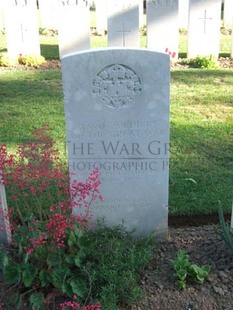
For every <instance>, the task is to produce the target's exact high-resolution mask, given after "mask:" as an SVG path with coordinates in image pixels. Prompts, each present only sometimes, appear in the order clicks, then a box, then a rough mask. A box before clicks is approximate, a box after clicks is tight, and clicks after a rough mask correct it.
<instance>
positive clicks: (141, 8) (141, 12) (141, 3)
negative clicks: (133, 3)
mask: <svg viewBox="0 0 233 310" xmlns="http://www.w3.org/2000/svg"><path fill="white" fill-rule="evenodd" d="M144 25H145V23H144V1H143V0H139V28H142V27H143V26H144Z"/></svg>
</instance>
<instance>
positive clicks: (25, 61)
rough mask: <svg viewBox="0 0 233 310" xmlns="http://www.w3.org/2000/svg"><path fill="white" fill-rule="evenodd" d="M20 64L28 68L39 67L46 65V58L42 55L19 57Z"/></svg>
mask: <svg viewBox="0 0 233 310" xmlns="http://www.w3.org/2000/svg"><path fill="white" fill-rule="evenodd" d="M18 62H19V63H20V64H22V65H25V66H28V67H37V66H39V65H42V64H43V63H45V58H44V57H43V56H40V55H22V56H19V58H18Z"/></svg>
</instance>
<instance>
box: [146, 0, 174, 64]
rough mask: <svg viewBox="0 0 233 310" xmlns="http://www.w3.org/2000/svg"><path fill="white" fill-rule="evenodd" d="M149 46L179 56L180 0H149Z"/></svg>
mask: <svg viewBox="0 0 233 310" xmlns="http://www.w3.org/2000/svg"><path fill="white" fill-rule="evenodd" d="M147 47H148V48H150V49H153V50H156V51H159V52H166V53H168V54H170V56H171V59H177V57H178V0H147Z"/></svg>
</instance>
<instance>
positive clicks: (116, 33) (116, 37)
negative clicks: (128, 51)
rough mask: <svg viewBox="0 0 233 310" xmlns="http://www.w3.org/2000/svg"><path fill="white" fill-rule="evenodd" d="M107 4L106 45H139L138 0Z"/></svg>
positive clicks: (119, 0)
mask: <svg viewBox="0 0 233 310" xmlns="http://www.w3.org/2000/svg"><path fill="white" fill-rule="evenodd" d="M107 4H108V46H110V47H111V46H114V47H139V0H111V1H107Z"/></svg>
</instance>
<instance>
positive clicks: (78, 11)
mask: <svg viewBox="0 0 233 310" xmlns="http://www.w3.org/2000/svg"><path fill="white" fill-rule="evenodd" d="M58 16H59V18H58V20H59V26H58V28H59V29H58V39H59V52H60V57H62V56H64V55H66V54H69V53H73V52H77V51H80V50H86V49H89V48H90V11H89V0H59V13H58Z"/></svg>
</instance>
